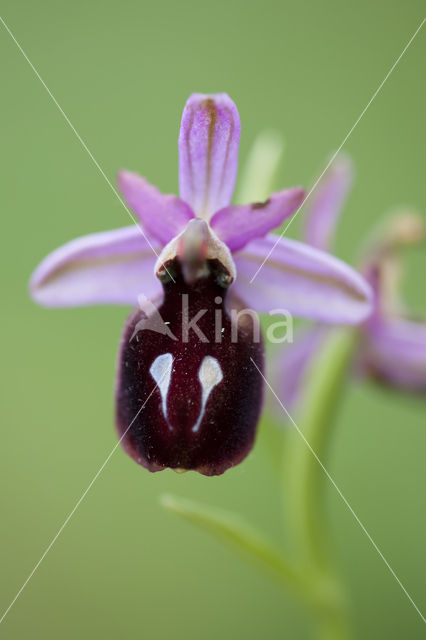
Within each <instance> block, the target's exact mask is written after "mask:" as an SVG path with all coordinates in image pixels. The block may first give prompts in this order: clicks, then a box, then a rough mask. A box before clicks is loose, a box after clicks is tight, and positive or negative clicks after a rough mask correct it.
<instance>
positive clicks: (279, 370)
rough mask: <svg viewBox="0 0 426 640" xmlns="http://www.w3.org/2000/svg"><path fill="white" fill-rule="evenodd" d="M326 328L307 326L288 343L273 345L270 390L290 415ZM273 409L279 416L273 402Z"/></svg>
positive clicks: (276, 405) (295, 405)
mask: <svg viewBox="0 0 426 640" xmlns="http://www.w3.org/2000/svg"><path fill="white" fill-rule="evenodd" d="M327 329H328V328H327V327H325V326H324V325H314V326H310V327H308V328H305V329H302V330H300V331H296V333H295V336H294V341H293V342H292V343H290V344H280V345H276V346H275V349H274V353H273V358H272V363H271V370H272V379H273V380H274V383H275V384H274V389H276V390H277V393H278V396H279V398H280V400H281V402H282V403H283V405H284V406H285V408H286V409H287V410H288V411H289V412H290V414H292V412H293V411H294V410H295V409H297V405H298V404H299V400H300V399H301V398H300V393H301V391H302V389H303V380H304V378H305V375H306V373H307V371H308V369H309V366H310V363H311V361H312V358H313V357H315V354H316V352H317V350H318V349H319V347H320V345H321V344H322V342H323V340H324V337H325V336H326V334H327ZM273 406H274V407H275V408H276V409H277V410H279V411H280V415H281V417H282V409H281V408H280V406H279V405H278V404H277V402H276V401H275V402H274V403H273Z"/></svg>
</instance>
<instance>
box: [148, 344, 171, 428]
mask: <svg viewBox="0 0 426 640" xmlns="http://www.w3.org/2000/svg"><path fill="white" fill-rule="evenodd" d="M172 364H173V356H172V354H171V353H163V354H162V355H161V356H157V357H156V358H155V360H154V362H153V363H152V365H151V367H150V369H149V372H150V374H151V375H152V377H153V378H154V380H155V382H156V383H157V385H158V389H159V391H160V394H161V408H162V410H163V415H164V417H165V419H166V420H167V424H168V425H169V428H170V429H172V428H173V427H172V426H171V424H170V423H169V421H168V418H167V394H168V392H169V386H170V379H171V377H172Z"/></svg>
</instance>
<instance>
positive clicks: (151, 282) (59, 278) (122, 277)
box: [30, 225, 161, 307]
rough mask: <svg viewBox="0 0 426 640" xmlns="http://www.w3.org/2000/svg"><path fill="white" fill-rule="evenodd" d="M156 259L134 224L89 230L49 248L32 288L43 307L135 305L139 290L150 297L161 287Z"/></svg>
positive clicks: (33, 278)
mask: <svg viewBox="0 0 426 640" xmlns="http://www.w3.org/2000/svg"><path fill="white" fill-rule="evenodd" d="M154 246H155V245H154ZM157 249H159V247H158V245H157ZM155 261H156V255H155V253H154V252H153V250H152V248H151V247H150V246H149V244H148V243H147V241H146V240H145V239H144V237H143V235H142V233H141V230H140V229H139V228H138V227H136V226H134V225H133V226H131V227H124V228H123V229H114V230H112V231H104V232H101V233H93V234H90V235H87V236H83V237H81V238H77V239H75V240H72V241H71V242H68V243H67V244H65V245H63V246H62V247H59V249H56V250H55V251H53V252H52V253H51V254H49V255H48V256H47V257H46V258H45V259H44V260H43V261H42V262H41V263H40V264H39V265H38V267H37V268H36V269H35V271H34V273H33V275H32V277H31V280H30V293H31V296H32V298H33V299H34V300H35V301H36V302H38V303H39V304H41V305H43V306H46V307H72V306H82V305H93V304H125V305H127V304H128V305H137V304H138V295H139V294H144V295H145V296H147V297H153V296H155V295H157V294H159V293H160V292H161V285H160V283H159V281H158V280H157V278H156V277H155V275H154V265H155Z"/></svg>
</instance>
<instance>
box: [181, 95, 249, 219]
mask: <svg viewBox="0 0 426 640" xmlns="http://www.w3.org/2000/svg"><path fill="white" fill-rule="evenodd" d="M240 133H241V124H240V117H239V115H238V110H237V107H236V106H235V104H234V103H233V101H232V100H231V98H229V96H227V95H226V93H218V94H216V95H204V94H201V93H194V94H192V95H191V96H190V97H189V99H188V101H187V103H186V105H185V108H184V110H183V115H182V123H181V128H180V136H179V187H180V196H181V198H182V199H183V200H185V202H188V203H189V204H190V205H191V207H192V209H193V211H194V212H195V214H196V215H197V216H199V217H202V218H205V219H207V220H208V219H209V218H210V217H211V215H212V214H213V213H215V211H218V210H219V209H222V208H223V207H226V206H227V205H228V204H229V203H230V201H231V198H232V194H233V192H234V186H235V179H236V176H237V167H238V147H239V142H240Z"/></svg>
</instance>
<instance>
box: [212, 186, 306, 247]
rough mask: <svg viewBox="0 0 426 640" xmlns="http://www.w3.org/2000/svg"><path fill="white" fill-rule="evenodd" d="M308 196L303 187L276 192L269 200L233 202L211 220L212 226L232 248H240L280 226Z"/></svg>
mask: <svg viewBox="0 0 426 640" xmlns="http://www.w3.org/2000/svg"><path fill="white" fill-rule="evenodd" d="M304 197H305V191H304V190H303V189H302V188H301V187H294V188H293V189H286V190H285V191H279V192H278V193H274V194H273V195H272V196H271V197H270V198H268V200H266V202H254V203H253V204H248V205H234V206H230V207H225V209H221V210H220V211H218V212H217V213H216V214H215V215H214V216H213V218H212V220H211V226H212V229H214V231H215V232H216V233H217V235H218V236H219V238H220V239H221V240H222V241H223V242H225V243H226V244H227V245H228V247H229V248H230V249H231V251H239V250H240V249H242V248H243V247H245V245H246V244H247V243H248V242H250V240H254V239H255V238H259V237H262V236H264V235H265V233H267V232H268V231H271V230H272V229H275V228H276V227H279V225H280V224H281V223H282V222H283V220H285V219H286V218H288V217H289V216H290V215H291V214H292V213H293V212H294V211H296V209H298V208H299V207H300V206H301V204H302V202H303V198H304Z"/></svg>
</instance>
